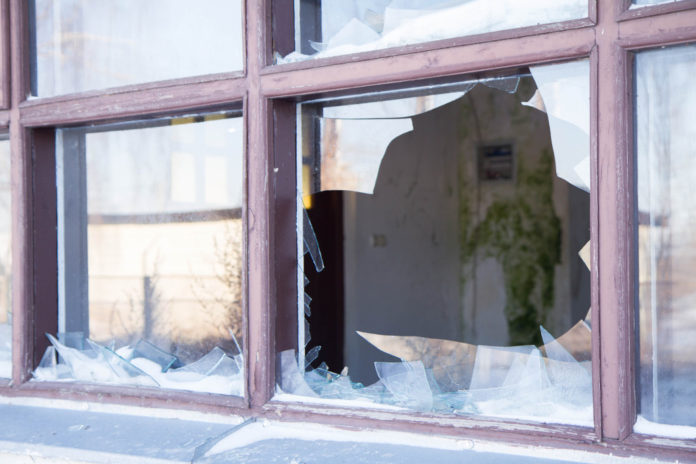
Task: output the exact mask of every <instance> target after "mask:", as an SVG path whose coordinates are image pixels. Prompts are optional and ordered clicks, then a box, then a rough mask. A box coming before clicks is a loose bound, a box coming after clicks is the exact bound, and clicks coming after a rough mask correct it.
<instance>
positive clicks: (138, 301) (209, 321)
mask: <svg viewBox="0 0 696 464" xmlns="http://www.w3.org/2000/svg"><path fill="white" fill-rule="evenodd" d="M242 139H243V130H242V119H241V118H240V117H239V113H238V112H235V111H221V112H216V113H206V114H194V115H190V116H186V117H178V118H161V119H153V120H148V121H134V122H123V123H118V124H112V125H104V126H92V127H84V128H70V129H60V130H58V131H57V133H56V166H57V167H56V184H57V197H58V201H57V203H58V205H57V206H58V275H59V278H58V288H59V290H58V331H59V333H58V334H57V340H55V341H54V340H52V344H53V346H55V348H56V349H57V350H58V355H59V356H58V365H59V366H60V365H65V366H67V367H68V368H69V369H70V370H71V375H70V378H71V379H73V380H80V381H88V382H107V383H125V384H132V385H146V386H153V387H154V386H160V387H163V388H187V389H195V390H197V391H209V392H215V393H226V394H239V392H240V391H241V390H239V388H241V385H242V384H243V382H242V381H241V380H240V379H241V376H242V375H243V365H244V361H243V359H242V354H241V348H240V346H239V344H238V342H237V338H239V337H240V336H241V334H242V294H243V292H242V285H241V283H242V250H243V231H244V229H243V224H242V183H243V182H242V179H243V177H242V176H243V174H242V172H243V163H242V159H243V144H242ZM318 259H320V258H318ZM221 353H226V355H225V357H223V356H221ZM206 355H208V356H212V357H213V358H215V366H216V367H215V369H213V370H211V371H210V372H193V371H191V369H193V368H189V369H188V370H187V369H184V370H183V371H179V372H177V373H176V375H169V373H170V372H172V373H173V372H174V371H176V370H177V369H179V368H184V367H185V366H191V365H192V364H193V363H195V362H202V361H200V360H201V359H202V358H205V359H206V360H209V359H210V358H206ZM196 366H200V364H196ZM61 369H62V368H61ZM37 372H38V371H37ZM46 376H47V374H46V373H45V372H43V373H38V374H37V375H36V378H42V379H44V378H45V377H46ZM55 377H56V378H57V379H60V380H67V378H66V377H65V376H63V375H59V376H55ZM211 379H212V380H211ZM229 379H235V380H234V381H233V382H232V380H229ZM216 382H217V383H216ZM230 382H232V384H231V383H230ZM203 384H205V385H207V387H205V388H208V390H205V388H204V387H203V386H202V385H203Z"/></svg>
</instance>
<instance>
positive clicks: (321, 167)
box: [276, 61, 593, 426]
mask: <svg viewBox="0 0 696 464" xmlns="http://www.w3.org/2000/svg"><path fill="white" fill-rule="evenodd" d="M297 108H298V110H297V111H298V134H299V136H298V147H297V152H298V160H297V163H298V164H297V166H298V180H297V185H298V203H297V212H298V214H297V226H298V251H299V254H298V264H299V269H298V296H299V298H298V305H297V314H296V322H297V340H296V343H295V346H294V347H288V346H286V344H283V343H279V353H278V360H277V361H278V364H277V365H278V368H277V372H278V374H277V375H278V377H277V384H278V385H277V396H276V398H277V399H285V400H291V401H326V400H352V403H351V404H354V405H362V406H371V407H392V408H399V409H404V408H405V409H412V410H418V411H424V412H436V413H452V414H465V415H468V414H479V415H485V416H506V417H516V418H530V419H533V420H543V421H549V422H565V423H575V424H581V425H588V426H591V425H592V424H593V412H592V382H591V343H590V336H591V322H590V318H589V307H590V274H589V249H590V244H589V191H590V181H589V179H590V173H589V171H590V163H589V153H590V146H589V64H588V62H587V61H579V62H570V63H563V64H555V65H546V66H534V67H530V68H529V69H520V70H517V71H516V72H512V73H509V74H505V75H501V76H496V77H487V78H479V79H470V80H464V81H458V82H439V83H437V84H433V85H429V86H418V87H414V88H408V87H401V88H395V89H392V90H388V91H382V92H379V93H369V94H364V95H351V96H347V97H346V96H342V97H337V98H322V99H318V100H309V101H304V102H302V103H300V104H298V107H297ZM280 316H281V317H283V320H288V319H289V317H288V316H287V315H284V314H281V315H280Z"/></svg>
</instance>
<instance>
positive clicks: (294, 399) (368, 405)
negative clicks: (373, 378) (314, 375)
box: [273, 393, 413, 412]
mask: <svg viewBox="0 0 696 464" xmlns="http://www.w3.org/2000/svg"><path fill="white" fill-rule="evenodd" d="M273 401H280V402H284V403H300V404H308V405H312V406H317V405H319V406H334V407H337V408H342V407H343V408H351V409H355V408H362V409H374V410H380V411H397V412H413V410H411V409H407V408H402V407H399V406H392V405H389V404H380V403H373V402H372V401H367V400H342V399H333V398H331V399H329V398H319V397H312V396H304V395H294V394H292V393H276V394H275V395H273Z"/></svg>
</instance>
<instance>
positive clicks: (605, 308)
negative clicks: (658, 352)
mask: <svg viewBox="0 0 696 464" xmlns="http://www.w3.org/2000/svg"><path fill="white" fill-rule="evenodd" d="M611 3H612V2H603V3H600V12H599V13H600V20H602V19H603V21H602V22H603V23H604V24H602V22H600V25H599V27H603V28H604V30H605V34H604V35H600V36H598V50H597V56H598V70H597V86H598V87H597V110H596V111H597V113H596V114H597V147H598V153H599V155H598V162H597V168H598V169H597V179H598V182H597V188H596V189H595V190H596V195H597V199H598V203H597V207H598V217H597V227H595V230H596V229H598V232H595V234H596V235H597V242H596V244H597V245H598V246H597V247H596V248H597V250H596V251H593V253H595V259H596V263H597V265H596V266H593V272H595V276H593V279H594V280H595V281H597V287H596V288H597V290H598V298H597V297H595V299H593V305H594V303H595V301H596V300H598V308H593V309H594V314H595V315H596V316H598V317H594V318H593V321H594V322H595V323H594V324H593V329H595V330H597V331H598V332H599V343H600V345H601V350H600V353H599V356H597V358H596V359H597V360H598V364H600V366H599V375H600V382H601V432H602V436H603V437H606V438H610V439H618V440H622V439H624V438H626V437H627V436H628V435H630V433H631V429H632V425H633V422H634V421H635V414H636V412H635V411H636V409H635V393H634V389H635V382H634V365H633V360H634V351H635V341H634V335H633V303H634V296H633V288H634V287H633V274H634V266H633V264H634V259H633V249H634V248H633V243H634V227H633V207H632V204H633V203H632V202H633V154H632V151H631V146H632V144H631V137H630V132H629V130H630V127H629V125H630V124H629V121H630V119H631V118H630V113H629V108H630V82H631V80H630V77H629V57H628V54H627V52H626V51H625V50H623V49H622V48H620V46H619V45H617V43H616V42H615V40H616V38H617V37H618V27H617V26H616V23H615V22H614V19H613V18H614V15H615V14H616V12H615V10H614V5H613V4H611ZM602 13H604V14H602ZM593 238H594V236H593ZM593 283H594V282H593ZM595 293H597V292H595ZM595 348H596V344H595Z"/></svg>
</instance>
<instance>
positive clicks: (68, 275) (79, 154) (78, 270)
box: [45, 129, 150, 334]
mask: <svg viewBox="0 0 696 464" xmlns="http://www.w3.org/2000/svg"><path fill="white" fill-rule="evenodd" d="M55 148H56V150H55V155H54V159H55V168H56V169H55V178H56V183H57V191H56V192H55V193H56V206H57V209H58V210H60V213H61V214H60V218H59V219H58V218H56V224H57V228H56V230H57V239H58V249H57V254H56V263H57V266H58V275H57V279H58V294H57V299H58V332H82V333H85V334H89V282H88V275H89V269H88V266H87V262H88V260H87V250H88V246H87V163H86V152H85V151H86V133H85V131H84V130H80V129H74V130H62V131H60V133H57V134H56V135H55ZM45 156H47V157H48V156H49V154H48V153H47V154H46V155H45ZM145 314H149V312H148V311H145ZM148 319H149V318H148V317H146V318H145V326H146V330H145V333H149V332H148V331H147V326H148V322H150V321H149V320H148Z"/></svg>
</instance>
